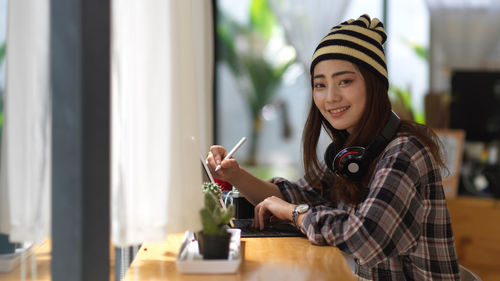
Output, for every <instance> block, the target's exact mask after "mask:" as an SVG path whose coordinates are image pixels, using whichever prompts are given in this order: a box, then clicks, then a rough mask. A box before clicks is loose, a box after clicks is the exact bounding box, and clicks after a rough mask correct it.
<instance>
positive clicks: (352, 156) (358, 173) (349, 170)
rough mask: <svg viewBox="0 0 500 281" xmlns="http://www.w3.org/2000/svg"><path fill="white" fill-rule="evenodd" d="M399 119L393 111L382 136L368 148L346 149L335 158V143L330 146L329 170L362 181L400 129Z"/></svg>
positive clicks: (326, 160)
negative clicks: (372, 163) (376, 158)
mask: <svg viewBox="0 0 500 281" xmlns="http://www.w3.org/2000/svg"><path fill="white" fill-rule="evenodd" d="M399 123H400V120H399V117H398V116H397V115H396V113H394V111H391V114H390V115H389V120H388V121H387V123H386V124H385V126H384V128H383V129H382V131H381V132H380V134H379V135H378V136H377V137H375V139H374V140H373V141H372V142H371V143H370V144H368V146H366V148H365V147H361V146H353V147H346V148H344V149H342V150H341V151H339V153H337V155H335V157H333V152H334V149H335V146H334V144H333V142H332V143H331V144H330V145H328V148H327V149H326V152H325V157H324V158H325V162H326V165H327V166H328V168H329V169H330V170H331V171H333V172H335V173H336V174H337V175H339V176H341V177H343V178H346V179H348V180H351V181H360V180H361V179H362V178H363V176H364V175H365V174H366V170H367V169H368V167H369V166H370V163H371V162H372V161H373V160H374V159H375V157H377V155H379V154H380V153H381V152H382V151H383V150H384V149H385V147H386V146H387V144H389V142H390V141H391V140H392V138H393V137H394V135H396V132H397V130H398V128H399Z"/></svg>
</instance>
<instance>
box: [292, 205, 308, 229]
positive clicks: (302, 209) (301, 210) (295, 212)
mask: <svg viewBox="0 0 500 281" xmlns="http://www.w3.org/2000/svg"><path fill="white" fill-rule="evenodd" d="M307 210H309V205H307V204H300V205H297V206H296V207H295V209H294V210H293V212H292V222H293V225H294V226H295V227H297V228H299V225H298V224H297V218H298V217H299V214H303V213H305V212H307Z"/></svg>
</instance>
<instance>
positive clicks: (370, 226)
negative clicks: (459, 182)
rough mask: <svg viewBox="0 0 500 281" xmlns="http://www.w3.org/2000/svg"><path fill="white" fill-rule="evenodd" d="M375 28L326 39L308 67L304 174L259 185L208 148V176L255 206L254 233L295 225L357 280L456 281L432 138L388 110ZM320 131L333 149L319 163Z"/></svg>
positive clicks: (355, 26) (374, 23)
mask: <svg viewBox="0 0 500 281" xmlns="http://www.w3.org/2000/svg"><path fill="white" fill-rule="evenodd" d="M385 40H386V34H385V31H384V27H383V24H382V23H381V22H380V21H379V20H378V19H375V18H374V19H371V18H370V17H369V16H368V15H362V16H361V17H360V18H358V19H357V20H352V19H351V20H348V21H346V22H343V23H341V24H339V25H337V26H335V27H334V28H332V29H331V30H330V32H329V33H328V34H327V35H326V36H325V37H324V38H323V40H322V41H321V42H320V43H319V45H318V47H317V48H316V51H315V53H314V55H313V59H312V63H311V69H310V74H311V86H312V95H311V100H312V102H311V107H310V110H309V114H308V118H307V121H306V124H305V126H304V132H303V137H302V142H303V159H304V169H305V175H304V177H303V178H302V179H299V180H298V181H296V182H291V181H288V180H286V179H283V178H273V179H271V180H270V181H267V182H266V181H261V180H259V179H257V178H255V177H254V176H252V175H251V174H249V173H248V172H246V171H245V170H244V169H243V168H241V167H239V165H238V163H237V161H236V160H234V159H228V160H224V161H222V159H223V158H224V156H225V155H227V151H226V150H225V149H224V148H223V147H221V146H213V147H212V148H211V153H210V154H209V156H208V157H207V160H208V162H209V166H210V169H212V171H213V169H215V167H216V166H217V165H218V164H221V166H222V169H221V170H220V171H218V172H217V173H215V174H214V175H215V177H217V178H220V179H223V180H226V181H228V182H230V183H231V184H233V185H234V186H235V187H236V188H238V190H239V191H240V192H241V193H243V194H244V195H245V197H247V199H249V200H250V201H251V202H252V203H254V204H255V205H256V206H255V211H254V213H255V219H254V223H253V226H254V227H256V228H261V229H262V228H263V226H264V224H265V222H266V221H267V220H268V218H269V217H270V216H274V217H276V218H278V219H282V220H290V221H293V223H294V225H296V226H297V227H298V228H299V229H300V230H301V231H302V232H303V233H305V234H306V235H307V237H308V239H309V240H310V241H311V242H312V243H314V244H319V245H332V246H336V247H338V248H339V249H340V250H342V251H343V252H344V253H346V254H348V255H350V256H351V257H352V258H353V259H354V260H355V261H356V274H357V275H358V277H359V279H360V280H434V279H436V280H458V279H459V274H458V271H459V268H458V262H457V256H456V251H455V243H454V239H453V233H452V229H451V222H450V216H449V213H448V208H447V205H446V200H445V195H444V192H443V187H442V183H441V169H442V167H443V166H444V165H443V159H442V158H441V154H440V149H439V142H438V140H437V137H436V135H435V134H434V133H433V132H432V131H431V130H430V129H429V128H427V127H425V126H423V125H419V124H416V123H413V122H410V121H405V120H399V117H398V116H397V115H396V114H395V113H394V112H392V111H391V103H390V101H389V96H388V93H387V90H388V85H389V82H388V79H387V77H388V76H387V68H386V63H385V56H384V51H383V47H382V45H383V43H384V42H385ZM322 129H324V130H325V131H326V133H327V134H328V135H329V136H330V137H331V139H332V143H331V144H330V145H329V146H328V148H327V150H326V151H325V152H324V161H322V160H320V159H318V150H317V149H318V140H319V135H320V133H321V130H322Z"/></svg>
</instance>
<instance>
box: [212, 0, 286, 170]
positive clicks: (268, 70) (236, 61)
mask: <svg viewBox="0 0 500 281" xmlns="http://www.w3.org/2000/svg"><path fill="white" fill-rule="evenodd" d="M249 11H250V15H249V21H248V22H247V23H244V24H242V23H239V22H236V21H235V20H233V19H232V18H231V17H229V16H228V15H227V14H225V13H224V12H223V11H220V13H219V15H220V16H219V18H218V22H217V47H218V48H217V58H218V60H219V61H221V62H224V63H226V64H227V65H228V66H229V69H230V70H231V72H232V73H233V75H234V76H235V78H236V79H237V81H238V85H239V87H240V90H241V93H242V95H243V97H244V99H245V100H246V105H247V106H248V109H249V112H250V115H251V116H250V117H251V120H252V130H251V135H250V138H249V141H250V144H249V146H250V154H249V157H248V159H247V162H246V164H247V165H255V164H257V147H258V139H259V135H260V132H261V128H262V117H261V111H262V109H263V108H264V106H266V105H267V104H269V103H271V102H272V100H273V97H274V95H275V94H276V89H277V87H278V86H279V85H280V83H281V79H282V76H283V74H284V73H285V72H286V71H287V69H288V68H289V67H290V66H291V65H292V64H293V63H294V62H295V55H293V56H289V57H286V56H285V57H283V56H280V55H278V54H276V55H275V56H274V57H273V58H272V61H270V59H269V58H266V57H265V56H264V53H265V49H266V48H267V47H268V46H269V44H270V43H271V40H273V38H274V36H275V35H276V31H277V27H278V24H277V20H276V18H275V16H274V14H273V13H272V11H271V9H270V7H269V4H268V2H267V1H266V0H252V1H251V2H250V10H249Z"/></svg>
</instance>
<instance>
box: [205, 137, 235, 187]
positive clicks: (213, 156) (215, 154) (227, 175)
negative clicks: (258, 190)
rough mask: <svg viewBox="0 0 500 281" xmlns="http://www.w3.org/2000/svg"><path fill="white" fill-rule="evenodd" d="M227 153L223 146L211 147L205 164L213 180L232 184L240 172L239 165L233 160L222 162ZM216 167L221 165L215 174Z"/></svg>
mask: <svg viewBox="0 0 500 281" xmlns="http://www.w3.org/2000/svg"><path fill="white" fill-rule="evenodd" d="M227 153H228V152H227V150H226V149H225V148H224V147H223V146H220V145H213V146H211V147H210V152H209V153H208V156H207V159H206V163H207V166H208V168H209V169H210V172H211V173H212V175H213V176H214V177H215V178H217V179H220V180H223V181H227V182H229V183H232V180H233V179H234V178H235V177H237V176H238V173H239V172H240V165H239V164H238V161H236V160H235V159H233V158H230V159H227V160H223V159H224V157H226V155H227ZM218 165H221V168H220V169H219V171H217V172H215V168H216V167H217V166H218Z"/></svg>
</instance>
